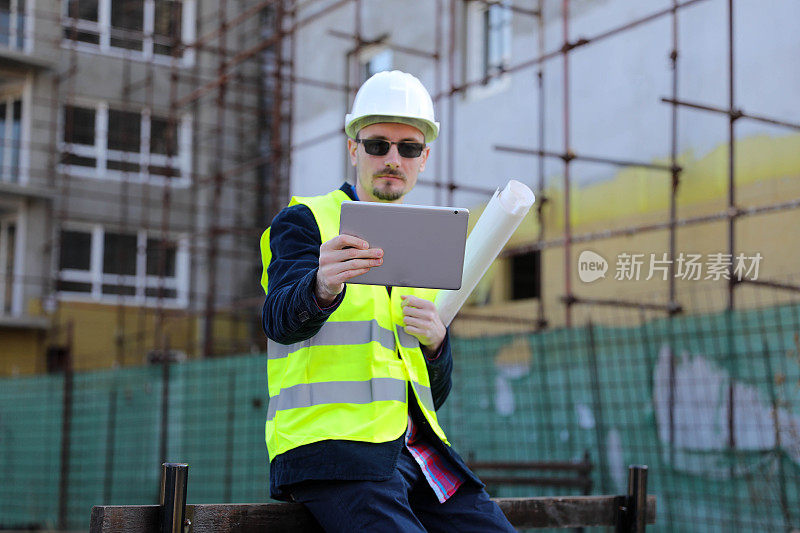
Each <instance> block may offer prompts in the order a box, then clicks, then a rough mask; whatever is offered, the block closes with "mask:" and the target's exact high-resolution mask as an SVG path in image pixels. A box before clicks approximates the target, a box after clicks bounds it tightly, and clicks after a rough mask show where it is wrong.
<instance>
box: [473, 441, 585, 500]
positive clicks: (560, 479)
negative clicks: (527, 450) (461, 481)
mask: <svg viewBox="0 0 800 533" xmlns="http://www.w3.org/2000/svg"><path fill="white" fill-rule="evenodd" d="M467 466H469V467H470V469H471V470H473V471H474V472H476V473H477V474H478V477H479V478H481V481H483V482H484V483H486V485H487V487H490V488H488V489H487V490H488V491H489V493H490V494H494V490H492V488H495V487H497V486H501V485H522V486H536V487H569V488H576V489H580V491H581V493H582V494H583V495H589V494H591V492H592V469H593V468H594V465H593V464H592V461H591V459H590V455H589V451H588V450H586V451H585V452H584V454H583V459H582V460H581V461H525V462H520V461H475V460H472V459H470V461H469V462H468V464H467ZM554 472H560V473H566V474H569V475H558V476H555V475H543V473H544V474H549V473H554Z"/></svg>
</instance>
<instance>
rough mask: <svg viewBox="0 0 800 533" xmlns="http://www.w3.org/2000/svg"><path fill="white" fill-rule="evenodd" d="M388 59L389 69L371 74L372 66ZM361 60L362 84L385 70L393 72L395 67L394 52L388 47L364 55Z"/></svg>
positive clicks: (383, 69)
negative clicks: (377, 61)
mask: <svg viewBox="0 0 800 533" xmlns="http://www.w3.org/2000/svg"><path fill="white" fill-rule="evenodd" d="M387 58H388V63H389V68H382V69H381V70H376V71H375V72H373V73H372V74H370V71H371V70H372V68H371V65H372V64H373V63H374V62H375V61H376V60H380V61H385V60H386V59H387ZM359 59H360V67H361V83H363V82H364V81H366V80H367V79H368V78H369V77H370V76H372V75H373V74H377V73H378V72H383V71H385V70H392V69H393V68H394V65H395V61H394V60H395V57H394V51H393V50H392V49H391V48H389V47H387V46H383V47H380V48H378V49H376V50H374V51H372V52H371V53H368V54H362V56H361V57H360V58H359Z"/></svg>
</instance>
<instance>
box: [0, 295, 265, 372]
mask: <svg viewBox="0 0 800 533" xmlns="http://www.w3.org/2000/svg"><path fill="white" fill-rule="evenodd" d="M33 307H38V305H35V306H33ZM163 313H164V314H163V317H164V318H163V331H162V335H161V338H162V339H164V342H166V343H168V344H167V345H168V347H169V349H171V350H179V351H182V352H184V353H185V354H186V355H187V357H188V358H190V359H191V358H196V357H199V356H200V354H201V353H202V350H203V346H202V345H201V341H200V338H201V331H200V328H201V327H202V315H200V316H198V315H196V314H189V313H187V312H186V311H183V310H167V309H165V310H164V311H163ZM32 314H35V315H38V314H41V312H40V311H39V312H36V310H35V309H32ZM156 316H157V310H156V309H154V308H145V307H133V306H113V305H105V304H97V303H82V302H60V303H59V306H58V311H57V312H56V313H54V314H52V316H51V317H50V318H51V319H52V323H53V327H52V329H51V330H50V331H49V332H40V333H38V337H37V333H36V332H35V331H34V332H31V331H30V330H19V331H18V330H6V329H0V339H2V342H0V375H12V374H14V373H16V374H30V373H41V372H45V371H46V366H47V365H46V355H45V350H46V347H47V346H66V345H67V344H68V342H69V341H68V331H69V327H68V325H70V324H71V326H72V335H71V337H72V354H73V365H74V369H75V370H90V369H97V368H108V367H112V366H115V365H120V366H136V365H142V364H146V362H147V353H148V352H149V351H151V350H153V349H158V348H161V347H162V346H164V344H162V343H161V342H157V340H156V337H155V335H156ZM248 321H249V318H248V317H245V316H241V315H237V316H233V315H232V314H231V313H230V312H225V311H223V312H219V313H217V315H216V317H215V320H214V325H213V329H214V340H215V341H214V347H213V352H214V353H220V354H229V353H235V352H236V353H245V352H248V351H250V349H251V346H250V345H249V341H248V339H249V338H250V337H249V333H248V330H249V324H248ZM257 349H261V347H257Z"/></svg>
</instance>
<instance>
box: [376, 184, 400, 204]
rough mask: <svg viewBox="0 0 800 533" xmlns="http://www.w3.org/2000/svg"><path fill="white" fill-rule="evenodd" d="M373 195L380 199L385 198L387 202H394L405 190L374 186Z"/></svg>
mask: <svg viewBox="0 0 800 533" xmlns="http://www.w3.org/2000/svg"><path fill="white" fill-rule="evenodd" d="M372 196H374V197H375V198H377V199H378V200H383V201H385V202H393V201H395V200H397V199H399V198H402V196H403V191H392V190H388V191H384V190H381V189H379V188H377V187H373V188H372Z"/></svg>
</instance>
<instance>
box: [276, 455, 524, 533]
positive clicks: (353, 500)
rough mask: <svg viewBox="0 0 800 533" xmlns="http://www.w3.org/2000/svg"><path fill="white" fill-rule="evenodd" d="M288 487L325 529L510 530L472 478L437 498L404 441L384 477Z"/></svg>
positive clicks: (485, 532) (348, 531)
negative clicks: (444, 497)
mask: <svg viewBox="0 0 800 533" xmlns="http://www.w3.org/2000/svg"><path fill="white" fill-rule="evenodd" d="M290 492H291V495H292V497H293V499H294V500H295V501H298V502H300V503H303V504H304V505H305V506H306V507H307V508H308V509H309V511H311V514H313V515H314V517H315V518H316V519H317V521H318V522H319V523H320V524H321V525H322V526H323V527H324V528H325V531H329V532H339V531H341V532H346V533H355V532H361V531H370V532H384V531H385V532H402V533H407V532H411V533H413V532H419V531H442V532H446V531H447V532H449V531H455V532H459V533H462V532H470V531H474V532H476V533H489V532H492V531H514V528H513V527H512V526H511V524H510V523H509V522H508V520H507V519H506V517H505V515H503V512H502V511H501V510H500V508H499V507H498V506H497V504H495V503H494V502H493V501H491V500H490V499H489V495H488V494H487V493H486V491H485V490H483V489H482V488H478V487H477V486H475V485H474V484H472V483H469V482H465V483H464V484H462V485H461V486H460V487H459V488H458V490H457V491H456V493H455V494H453V495H452V496H451V497H450V498H449V499H448V500H447V501H446V502H444V503H439V500H438V499H437V498H436V495H435V494H434V492H433V490H432V489H431V488H430V485H428V481H427V480H426V479H425V476H424V475H423V473H422V470H421V469H420V467H419V465H418V464H417V462H416V461H415V460H414V458H413V457H412V456H411V454H410V453H409V452H408V450H407V449H406V448H405V447H403V450H402V452H401V453H400V457H399V459H398V461H397V468H396V469H395V471H394V474H393V475H392V477H391V478H389V479H388V480H386V481H313V482H304V483H300V484H298V485H296V486H294V487H292V488H291V491H290Z"/></svg>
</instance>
